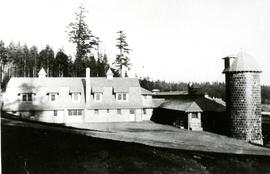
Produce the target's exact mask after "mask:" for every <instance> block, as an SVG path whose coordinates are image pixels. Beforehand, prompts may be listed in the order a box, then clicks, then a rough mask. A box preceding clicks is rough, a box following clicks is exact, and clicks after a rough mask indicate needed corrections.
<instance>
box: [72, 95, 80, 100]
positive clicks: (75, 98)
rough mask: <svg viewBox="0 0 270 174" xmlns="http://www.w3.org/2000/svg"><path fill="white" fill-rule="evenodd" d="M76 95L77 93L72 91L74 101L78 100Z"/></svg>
mask: <svg viewBox="0 0 270 174" xmlns="http://www.w3.org/2000/svg"><path fill="white" fill-rule="evenodd" d="M78 95H79V94H78V93H74V94H73V99H74V101H78V100H79V96H78Z"/></svg>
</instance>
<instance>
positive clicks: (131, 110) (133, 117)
mask: <svg viewBox="0 0 270 174" xmlns="http://www.w3.org/2000/svg"><path fill="white" fill-rule="evenodd" d="M135 117H136V116H135V109H130V110H129V121H136V120H135Z"/></svg>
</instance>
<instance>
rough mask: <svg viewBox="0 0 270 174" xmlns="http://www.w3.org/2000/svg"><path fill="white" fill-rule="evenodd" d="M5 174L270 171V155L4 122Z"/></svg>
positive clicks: (3, 164) (3, 150)
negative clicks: (125, 139)
mask: <svg viewBox="0 0 270 174" xmlns="http://www.w3.org/2000/svg"><path fill="white" fill-rule="evenodd" d="M1 134H2V168H3V174H5V173H7V174H13V173H20V172H22V171H23V165H24V162H25V161H27V170H28V171H29V172H30V174H32V173H35V174H37V173H50V174H52V173H65V174H68V173H76V174H77V173H220V174H222V173H270V165H269V164H270V157H262V156H261V157H258V156H243V155H224V154H214V153H202V152H189V151H181V150H171V149H162V148H154V147H149V146H144V145H139V144H134V143H124V142H118V141H111V140H102V139H96V138H90V137H86V136H82V135H75V134H72V133H63V132H58V131H53V130H50V131H48V130H46V131H45V130H40V129H35V128H23V127H13V126H5V125H4V126H3V125H2V131H1Z"/></svg>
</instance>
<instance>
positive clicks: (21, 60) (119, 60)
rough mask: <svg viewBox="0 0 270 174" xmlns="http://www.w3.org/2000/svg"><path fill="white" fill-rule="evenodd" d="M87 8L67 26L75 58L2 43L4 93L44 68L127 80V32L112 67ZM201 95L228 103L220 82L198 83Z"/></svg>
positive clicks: (120, 36)
mask: <svg viewBox="0 0 270 174" xmlns="http://www.w3.org/2000/svg"><path fill="white" fill-rule="evenodd" d="M85 14H86V11H85V8H84V7H83V6H80V7H79V8H78V11H77V12H76V13H75V19H74V21H72V22H70V23H69V24H68V26H67V31H66V34H67V36H68V39H69V42H70V43H72V44H74V46H75V48H76V54H75V56H74V57H72V56H71V55H67V53H65V50H63V49H59V50H54V49H53V48H52V47H51V46H50V45H46V46H45V48H42V49H41V50H39V49H38V47H37V46H35V45H31V46H29V45H27V44H21V43H20V42H19V43H14V42H10V43H4V41H2V40H0V65H1V66H0V72H1V73H0V82H1V89H2V90H3V91H4V90H5V87H6V84H7V82H8V80H9V79H10V78H11V77H37V74H38V71H39V70H40V69H41V68H42V67H43V68H44V69H45V71H46V72H47V76H48V77H84V76H85V68H86V67H90V69H91V77H105V76H106V72H107V70H108V69H109V68H110V69H111V70H112V72H113V73H114V76H115V77H123V76H127V73H126V72H122V71H123V68H124V67H125V68H126V69H130V68H131V66H132V65H131V63H130V57H129V52H130V51H132V50H131V49H130V48H129V44H128V42H127V36H126V33H125V31H123V30H119V31H117V37H116V41H115V46H116V47H117V49H118V50H119V52H118V54H116V55H115V60H114V62H113V63H112V64H111V65H110V64H109V63H108V57H107V55H106V53H104V52H102V51H101V50H100V48H99V47H100V42H101V40H100V38H99V37H98V36H96V35H94V34H93V32H92V31H91V30H90V29H89V27H88V25H87V23H86V21H85ZM139 80H140V84H141V86H142V87H143V88H146V89H148V90H153V89H159V90H160V91H183V90H187V83H185V82H166V81H164V80H151V78H150V77H144V78H140V79H139ZM195 85H196V86H198V87H200V88H201V91H202V93H207V94H208V95H209V96H211V97H217V98H222V99H223V100H225V84H224V83H221V82H213V83H209V82H203V83H195ZM261 92H262V103H268V104H270V86H262V88H261Z"/></svg>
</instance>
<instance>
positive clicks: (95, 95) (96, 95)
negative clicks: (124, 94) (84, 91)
mask: <svg viewBox="0 0 270 174" xmlns="http://www.w3.org/2000/svg"><path fill="white" fill-rule="evenodd" d="M94 99H95V101H101V100H102V93H95V94H94Z"/></svg>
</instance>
